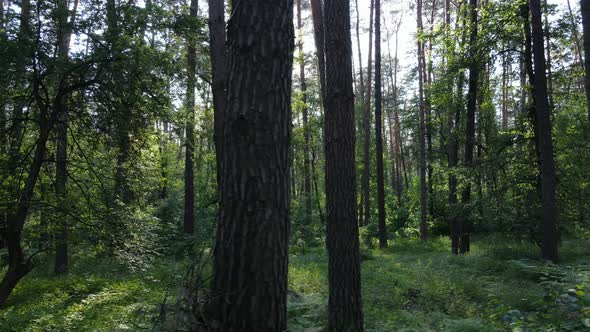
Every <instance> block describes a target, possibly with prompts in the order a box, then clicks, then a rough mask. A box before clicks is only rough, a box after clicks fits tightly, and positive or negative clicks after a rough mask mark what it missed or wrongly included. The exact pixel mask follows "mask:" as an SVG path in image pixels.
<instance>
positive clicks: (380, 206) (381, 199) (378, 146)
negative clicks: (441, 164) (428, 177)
mask: <svg viewBox="0 0 590 332" xmlns="http://www.w3.org/2000/svg"><path fill="white" fill-rule="evenodd" d="M382 97H383V91H382V89H381V0H375V153H376V155H377V156H376V163H377V165H376V169H377V211H378V218H379V247H380V248H386V247H387V229H386V226H385V180H384V176H383V173H384V171H383V136H382V132H383V115H382V112H381V106H382V105H381V99H382Z"/></svg>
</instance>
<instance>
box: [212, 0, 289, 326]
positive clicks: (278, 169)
mask: <svg viewBox="0 0 590 332" xmlns="http://www.w3.org/2000/svg"><path fill="white" fill-rule="evenodd" d="M227 36H228V42H227V45H228V58H227V60H228V62H227V67H228V68H229V70H228V79H227V99H226V101H227V107H226V110H225V112H224V116H223V124H222V133H223V136H222V139H221V144H222V149H221V154H220V155H219V157H220V158H222V160H221V167H222V172H221V174H222V176H221V201H220V204H221V214H220V219H219V223H218V228H217V242H216V247H215V259H214V278H213V283H212V290H213V294H212V295H213V297H214V300H215V303H214V307H215V310H214V312H215V316H217V317H215V318H216V320H217V322H216V325H217V328H216V330H218V331H224V332H226V331H227V332H233V331H236V332H237V331H269V332H270V331H285V330H286V329H287V267H288V255H287V248H288V239H289V177H290V170H289V157H290V147H289V142H290V138H291V83H292V77H291V73H292V66H293V50H294V43H293V40H294V28H293V1H291V0H288V1H279V2H272V1H266V0H252V1H247V2H240V3H239V4H238V5H236V6H235V7H234V8H233V13H232V16H231V19H230V21H229V25H228V30H227Z"/></svg>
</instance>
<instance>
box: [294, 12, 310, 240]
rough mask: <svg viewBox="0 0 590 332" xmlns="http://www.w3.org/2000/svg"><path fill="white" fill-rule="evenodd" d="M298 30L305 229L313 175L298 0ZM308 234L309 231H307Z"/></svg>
mask: <svg viewBox="0 0 590 332" xmlns="http://www.w3.org/2000/svg"><path fill="white" fill-rule="evenodd" d="M297 29H299V31H300V34H301V35H300V36H299V43H298V47H299V58H300V59H301V62H300V63H299V79H300V80H301V82H300V83H301V95H302V96H301V101H302V103H303V136H304V140H305V142H304V145H303V199H304V200H305V226H306V227H305V228H308V227H309V226H310V225H311V223H312V212H313V210H312V201H311V199H312V197H311V174H310V168H311V165H310V160H309V145H310V138H309V137H310V133H309V131H310V128H309V123H308V122H309V120H308V117H309V114H308V113H309V111H308V109H307V82H306V81H305V53H303V33H302V32H301V31H302V29H303V21H302V20H301V0H297ZM306 233H307V231H306Z"/></svg>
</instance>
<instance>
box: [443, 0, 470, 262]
mask: <svg viewBox="0 0 590 332" xmlns="http://www.w3.org/2000/svg"><path fill="white" fill-rule="evenodd" d="M449 6H450V3H449V0H447V5H446V8H447V16H446V23H445V24H446V25H447V30H448V32H449V33H450V31H451V30H450V29H451V19H450V9H449ZM461 9H462V8H461V7H459V8H458V9H457V25H458V22H459V18H460V17H463V22H465V19H464V15H463V14H462V11H461ZM463 25H464V28H463V33H462V37H461V41H460V48H461V49H462V48H463V45H464V44H465V39H466V34H465V31H466V30H465V24H463ZM464 80H465V74H464V73H463V71H461V72H459V77H458V78H457V89H456V99H455V103H454V104H453V107H450V108H449V112H448V113H447V131H448V136H449V139H448V144H447V158H448V166H449V170H450V172H449V180H448V182H449V198H448V201H449V208H450V210H451V215H450V218H449V228H450V232H451V252H452V253H453V254H455V255H456V254H458V253H459V244H460V234H461V229H462V227H463V226H462V222H463V220H462V216H457V215H456V212H455V211H456V210H457V175H456V174H455V172H456V171H455V170H456V168H457V164H458V163H459V142H458V139H457V130H458V126H459V123H461V113H463V82H464ZM448 88H449V90H451V89H452V87H451V86H450V84H449V87H448Z"/></svg>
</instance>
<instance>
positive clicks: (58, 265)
mask: <svg viewBox="0 0 590 332" xmlns="http://www.w3.org/2000/svg"><path fill="white" fill-rule="evenodd" d="M77 9H78V0H75V1H74V8H73V10H72V13H71V15H70V22H69V23H68V11H69V9H68V4H67V1H66V0H60V1H59V2H58V4H57V21H58V26H59V44H58V55H57V57H58V62H59V63H60V67H61V68H64V69H65V68H66V65H67V61H68V53H69V51H70V39H71V35H72V27H73V26H74V23H75V19H76V11H77ZM59 84H62V85H63V84H64V83H62V82H60V83H59ZM62 88H63V86H62ZM67 98H68V95H66V94H62V95H60V96H59V99H57V100H56V105H55V107H56V112H57V113H58V114H59V115H58V117H59V119H58V121H57V124H56V131H57V149H56V152H55V194H56V196H57V198H58V200H59V205H60V209H61V211H62V213H61V218H62V220H61V221H60V223H59V225H58V232H57V234H56V239H55V240H56V244H55V272H56V273H64V272H67V270H68V242H67V238H68V221H67V220H68V216H67V215H66V214H65V213H63V211H66V210H67V204H66V201H67V197H66V182H67V177H68V173H67V172H68V171H67V153H68V110H67V105H66V102H67Z"/></svg>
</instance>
